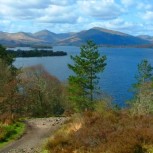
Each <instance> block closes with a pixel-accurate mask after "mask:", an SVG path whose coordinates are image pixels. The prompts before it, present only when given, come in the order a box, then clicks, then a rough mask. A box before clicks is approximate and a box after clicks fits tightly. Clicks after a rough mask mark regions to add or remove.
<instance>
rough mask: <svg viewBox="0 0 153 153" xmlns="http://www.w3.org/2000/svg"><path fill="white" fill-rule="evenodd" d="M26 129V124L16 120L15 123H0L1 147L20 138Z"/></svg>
mask: <svg viewBox="0 0 153 153" xmlns="http://www.w3.org/2000/svg"><path fill="white" fill-rule="evenodd" d="M24 131H25V124H23V123H21V122H16V123H14V124H10V125H5V124H0V148H2V147H4V146H5V145H6V144H7V143H8V142H10V141H12V140H14V139H17V138H19V137H20V136H21V135H22V134H23V133H24Z"/></svg>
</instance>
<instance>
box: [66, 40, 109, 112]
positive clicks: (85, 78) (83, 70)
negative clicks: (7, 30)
mask: <svg viewBox="0 0 153 153" xmlns="http://www.w3.org/2000/svg"><path fill="white" fill-rule="evenodd" d="M80 50H81V52H80V55H76V56H71V59H72V60H73V62H74V64H73V65H71V64H68V67H69V68H70V69H71V70H72V71H73V72H74V75H71V76H69V78H68V80H69V85H70V88H69V92H70V100H71V101H73V102H74V103H75V104H76V106H77V108H78V109H79V110H84V109H86V108H90V107H91V104H92V102H93V100H94V95H95V93H96V91H97V89H98V88H97V84H98V80H99V78H98V73H100V72H102V71H103V70H104V68H105V66H106V63H105V60H106V56H100V54H99V52H98V46H97V45H96V44H95V43H94V42H92V41H87V43H86V44H85V45H82V46H81V48H80Z"/></svg>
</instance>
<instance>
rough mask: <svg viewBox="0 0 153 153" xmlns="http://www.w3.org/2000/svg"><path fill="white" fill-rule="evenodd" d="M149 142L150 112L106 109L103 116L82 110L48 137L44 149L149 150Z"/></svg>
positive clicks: (68, 152) (56, 152) (152, 134)
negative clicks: (138, 113)
mask: <svg viewBox="0 0 153 153" xmlns="http://www.w3.org/2000/svg"><path fill="white" fill-rule="evenodd" d="M76 118H77V117H76ZM146 146H147V147H146ZM148 146H149V147H148ZM152 146H153V116H139V117H136V116H135V117H133V116H130V115H128V113H127V112H125V111H122V112H121V111H120V112H115V111H112V110H109V111H107V113H105V115H103V116H102V115H101V114H99V113H96V112H85V113H84V114H83V115H82V117H81V116H79V119H78V120H76V119H75V120H72V121H71V122H70V123H68V124H67V125H65V127H64V128H62V129H61V130H60V132H57V133H56V134H55V135H54V137H52V138H51V139H50V140H49V142H48V144H47V149H48V150H49V152H50V153H151V152H150V151H149V149H148V148H151V147H152Z"/></svg>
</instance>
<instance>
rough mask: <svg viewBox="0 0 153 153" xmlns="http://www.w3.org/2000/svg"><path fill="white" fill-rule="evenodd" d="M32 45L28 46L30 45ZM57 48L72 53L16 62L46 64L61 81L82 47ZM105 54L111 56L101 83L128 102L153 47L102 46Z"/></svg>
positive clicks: (116, 97)
mask: <svg viewBox="0 0 153 153" xmlns="http://www.w3.org/2000/svg"><path fill="white" fill-rule="evenodd" d="M27 49H28V48H27ZM53 50H54V51H57V50H62V51H66V52H67V53H68V55H67V56H61V57H39V58H37V57H35V58H17V59H16V61H15V63H14V65H15V66H17V67H27V66H32V65H37V64H42V65H43V66H44V67H45V68H46V70H48V71H49V72H50V73H51V74H52V75H54V76H56V77H57V78H58V79H60V80H61V81H67V78H68V76H69V75H70V74H72V72H71V71H70V70H69V69H68V67H67V64H68V63H72V61H71V59H70V55H76V54H79V52H80V50H79V47H70V46H56V47H53ZM99 51H100V54H101V55H106V56H107V61H106V62H107V66H106V68H105V70H104V72H103V73H100V74H99V76H100V82H99V85H100V87H101V89H102V90H103V91H104V92H106V93H108V94H109V95H111V96H112V97H113V100H114V102H115V103H117V104H119V105H120V106H124V104H125V101H127V100H128V99H130V98H131V96H132V93H130V92H129V91H128V90H129V89H130V87H131V84H132V83H134V82H135V81H136V80H135V75H136V73H137V65H138V63H140V61H141V60H142V59H147V60H148V61H149V62H150V63H151V64H152V65H153V49H139V48H99Z"/></svg>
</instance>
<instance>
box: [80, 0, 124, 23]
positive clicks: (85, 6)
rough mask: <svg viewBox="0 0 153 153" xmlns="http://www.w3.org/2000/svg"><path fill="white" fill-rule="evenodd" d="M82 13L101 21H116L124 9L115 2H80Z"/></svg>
mask: <svg viewBox="0 0 153 153" xmlns="http://www.w3.org/2000/svg"><path fill="white" fill-rule="evenodd" d="M78 5H79V8H81V9H80V11H82V12H84V14H85V15H89V16H93V17H96V18H99V19H104V20H106V19H114V18H116V17H118V16H120V14H121V12H122V9H121V8H120V7H119V5H117V4H116V3H115V2H114V0H101V1H99V0H90V1H86V0H84V1H78Z"/></svg>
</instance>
